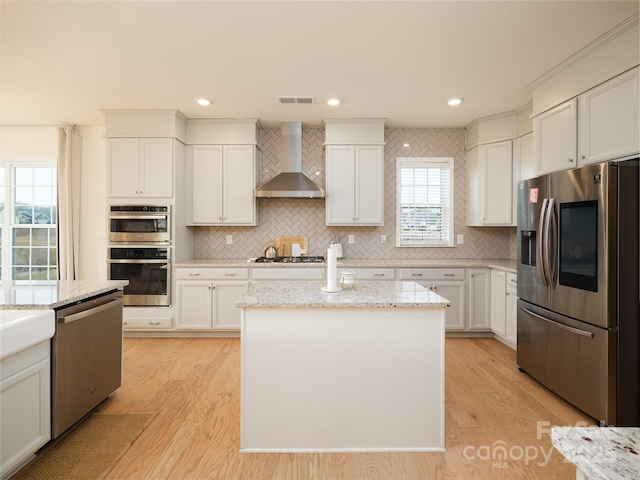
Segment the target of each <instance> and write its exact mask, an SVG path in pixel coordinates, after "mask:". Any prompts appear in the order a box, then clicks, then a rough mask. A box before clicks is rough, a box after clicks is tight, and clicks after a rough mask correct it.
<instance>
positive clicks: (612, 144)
mask: <svg viewBox="0 0 640 480" xmlns="http://www.w3.org/2000/svg"><path fill="white" fill-rule="evenodd" d="M638 71H639V69H638V68H634V69H632V70H629V71H628V72H625V73H623V74H622V75H618V76H617V77H614V78H612V79H611V80H609V81H608V82H605V83H603V84H602V85H599V86H597V87H595V88H592V89H591V90H589V91H587V92H585V93H583V94H582V95H580V96H579V97H578V116H579V117H578V125H579V142H578V153H579V163H580V165H587V164H590V163H596V162H602V161H605V160H611V159H614V158H620V157H624V156H626V155H635V154H637V153H638V152H640V142H639V125H638V122H639V119H640V110H639V105H640V102H639V96H638Z"/></svg>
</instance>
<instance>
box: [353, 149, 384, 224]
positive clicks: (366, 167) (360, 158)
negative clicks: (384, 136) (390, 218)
mask: <svg viewBox="0 0 640 480" xmlns="http://www.w3.org/2000/svg"><path fill="white" fill-rule="evenodd" d="M355 155H356V171H355V195H356V200H355V204H356V214H355V217H356V219H355V221H356V223H357V224H360V225H384V147H382V146H381V145H371V146H357V147H355Z"/></svg>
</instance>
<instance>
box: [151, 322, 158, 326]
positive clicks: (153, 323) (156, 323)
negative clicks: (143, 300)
mask: <svg viewBox="0 0 640 480" xmlns="http://www.w3.org/2000/svg"><path fill="white" fill-rule="evenodd" d="M149 325H160V322H149Z"/></svg>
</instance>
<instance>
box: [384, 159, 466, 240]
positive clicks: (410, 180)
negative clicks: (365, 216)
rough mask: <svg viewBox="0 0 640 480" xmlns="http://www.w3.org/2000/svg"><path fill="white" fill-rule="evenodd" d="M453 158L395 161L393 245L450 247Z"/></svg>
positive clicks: (451, 235) (451, 233)
mask: <svg viewBox="0 0 640 480" xmlns="http://www.w3.org/2000/svg"><path fill="white" fill-rule="evenodd" d="M453 178H454V177H453V158H452V157H398V158H396V182H397V188H396V195H397V201H396V206H397V212H396V246H398V247H447V246H453Z"/></svg>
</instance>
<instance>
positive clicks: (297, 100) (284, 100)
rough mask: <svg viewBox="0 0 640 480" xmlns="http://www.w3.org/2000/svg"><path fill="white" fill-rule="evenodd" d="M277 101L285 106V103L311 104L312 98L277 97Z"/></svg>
mask: <svg viewBox="0 0 640 480" xmlns="http://www.w3.org/2000/svg"><path fill="white" fill-rule="evenodd" d="M278 101H279V102H280V103H282V104H285V103H302V104H310V103H313V97H278Z"/></svg>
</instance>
